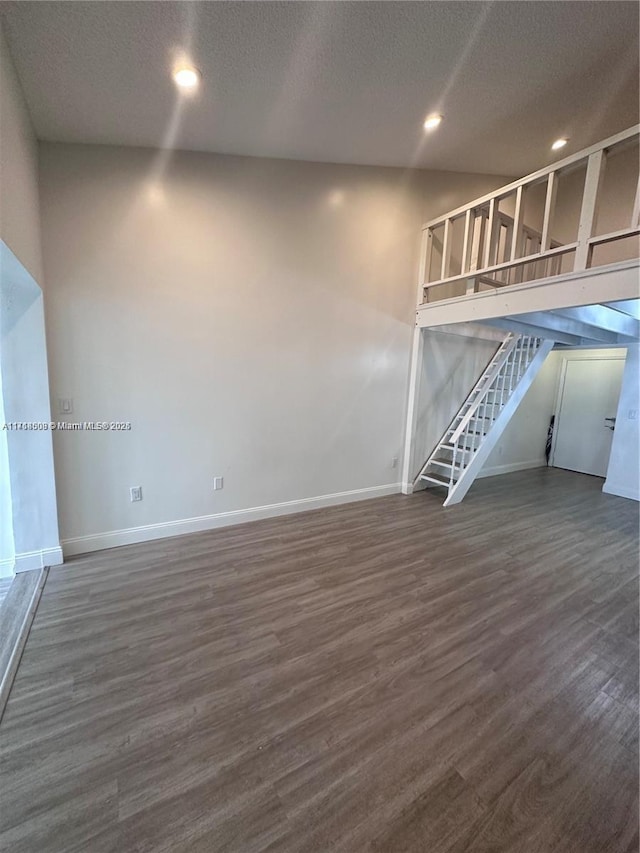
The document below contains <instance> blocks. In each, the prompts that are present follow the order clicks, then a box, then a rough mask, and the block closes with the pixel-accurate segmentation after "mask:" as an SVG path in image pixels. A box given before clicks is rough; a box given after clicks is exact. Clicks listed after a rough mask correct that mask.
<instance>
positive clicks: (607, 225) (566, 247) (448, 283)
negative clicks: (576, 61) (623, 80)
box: [416, 126, 640, 327]
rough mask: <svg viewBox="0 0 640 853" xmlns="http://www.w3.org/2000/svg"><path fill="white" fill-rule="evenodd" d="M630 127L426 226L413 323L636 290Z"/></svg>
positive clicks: (636, 198)
mask: <svg viewBox="0 0 640 853" xmlns="http://www.w3.org/2000/svg"><path fill="white" fill-rule="evenodd" d="M639 132H640V126H635V127H633V128H630V129H629V130H626V131H624V132H622V133H619V134H617V135H616V136H613V137H610V138H609V139H605V140H604V141H602V142H601V143H599V144H597V145H593V146H591V147H590V148H586V149H584V150H583V151H580V152H578V153H577V154H574V155H571V156H570V157H567V158H565V159H563V160H560V161H558V162H556V163H554V164H552V165H550V166H547V167H545V168H544V169H540V170H539V171H538V172H534V173H533V174H531V175H528V176H527V177H525V178H521V179H520V180H517V181H514V182H513V183H511V184H508V185H507V186H505V187H502V188H501V189H499V190H496V191H494V192H493V193H490V194H488V195H486V196H483V197H482V198H479V199H476V200H475V201H472V202H470V203H469V204H467V205H464V206H463V207H460V208H457V209H456V210H453V211H451V212H450V213H448V214H446V215H445V216H443V217H441V218H440V219H436V220H433V221H431V222H428V223H427V224H426V225H425V226H424V228H423V239H422V247H421V263H420V285H419V290H418V306H417V312H416V325H417V326H418V327H430V326H440V325H443V324H448V323H462V322H468V321H474V320H476V321H477V320H489V319H492V318H504V317H513V316H514V315H523V314H530V313H531V312H541V311H549V310H554V309H565V308H577V307H579V306H586V305H595V304H599V303H610V302H615V301H619V300H628V299H636V298H638V296H640V289H639V278H638V272H639V269H640V264H639V260H638V259H639V257H640V250H639V245H640V242H639V235H640V181H639V180H638V162H639V161H638V139H639Z"/></svg>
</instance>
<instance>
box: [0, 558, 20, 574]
mask: <svg viewBox="0 0 640 853" xmlns="http://www.w3.org/2000/svg"><path fill="white" fill-rule="evenodd" d="M15 563H16V561H15V560H14V558H13V557H9V558H8V559H6V560H0V578H12V577H13V576H14V575H15V572H14V570H13V567H14V566H15Z"/></svg>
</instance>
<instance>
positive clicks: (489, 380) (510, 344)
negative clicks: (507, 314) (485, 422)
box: [451, 335, 522, 444]
mask: <svg viewBox="0 0 640 853" xmlns="http://www.w3.org/2000/svg"><path fill="white" fill-rule="evenodd" d="M521 338H522V335H513V337H512V339H511V340H510V341H507V345H506V346H505V348H504V350H503V351H502V354H501V356H500V358H499V359H498V361H497V362H496V364H495V365H494V367H493V369H492V370H491V372H490V373H488V374H487V375H486V376H484V377H483V379H485V380H486V385H485V388H484V390H483V391H482V393H481V394H479V395H478V399H477V400H475V401H474V402H473V404H472V405H471V406H470V407H469V411H468V412H467V413H466V414H465V415H464V417H463V418H462V420H461V421H460V423H459V424H458V426H457V427H456V428H455V430H454V432H453V435H452V436H451V443H452V444H455V443H456V441H457V440H458V439H459V438H460V436H461V435H462V432H463V431H464V429H465V427H466V426H467V424H468V423H469V421H470V420H471V419H472V418H473V416H474V415H475V413H476V412H477V411H478V408H479V406H480V404H481V403H482V401H483V400H484V398H485V397H486V395H487V393H488V391H489V389H490V388H491V386H492V384H493V382H494V380H495V379H496V377H497V376H498V374H499V373H500V371H501V370H502V368H503V367H504V364H505V362H506V361H507V359H508V358H509V356H510V355H511V353H512V352H513V350H514V349H515V347H516V346H517V344H518V341H519V340H520V339H521ZM476 387H477V386H476Z"/></svg>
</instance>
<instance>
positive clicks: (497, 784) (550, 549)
mask: <svg viewBox="0 0 640 853" xmlns="http://www.w3.org/2000/svg"><path fill="white" fill-rule="evenodd" d="M601 486H602V481H601V480H597V479H595V478H591V477H585V476H582V475H578V474H571V473H568V472H564V471H559V470H557V469H550V470H534V471H528V472H522V473H518V474H511V475H507V476H503V477H494V478H491V479H485V480H481V481H479V482H478V483H477V484H476V485H475V486H474V488H473V489H472V491H471V493H470V494H469V496H468V497H467V499H466V500H465V502H464V503H463V504H461V505H460V506H456V507H452V508H450V509H447V510H444V509H443V508H442V507H441V505H440V500H439V499H438V497H437V496H436V495H435V494H434V493H432V492H430V493H424V492H423V493H419V494H416V495H413V496H411V497H404V496H393V497H388V498H381V499H377V500H373V501H366V502H362V503H357V504H350V505H348V506H342V507H335V508H330V509H325V510H320V511H315V512H309V513H305V514H301V515H297V516H288V517H285V518H280V519H274V520H267V521H261V522H256V523H252V524H248V525H242V526H238V527H233V528H226V529H223V530H218V531H213V532H209V533H202V534H196V535H192V536H188V537H179V538H175V539H171V540H168V539H166V540H162V541H158V542H154V543H148V544H144V545H136V546H131V547H126V548H118V549H113V550H111V551H104V552H102V553H98V554H93V555H88V556H86V557H80V558H75V559H73V560H70V561H69V562H68V563H67V564H66V565H64V566H61V567H56V568H53V569H51V571H50V574H49V578H48V580H47V583H46V586H45V589H44V593H43V596H42V599H41V602H40V606H39V609H38V612H37V614H36V618H35V621H34V624H33V627H32V631H31V634H30V637H29V640H28V642H27V646H26V649H25V652H24V655H23V657H22V661H21V664H20V667H19V670H18V673H17V676H16V680H15V682H14V686H13V689H12V692H11V695H10V698H9V702H8V705H7V709H6V712H5V715H4V719H3V722H2V725H1V726H0V737H1V772H2V783H1V784H2V791H1V797H0V800H1V815H0V816H1V833H0V848H1V849H2V850H7V851H9V850H11V851H12V853H62V851H64V853H71V851H77V852H78V853H107V851H108V853H151V851H153V853H160V851H163V853H164V851H171V853H187V851H189V853H201V851H202V853H204V851H207V853H211V851H241V852H242V853H249V851H262V850H269V851H287V852H288V853H316V851H319V852H320V853H323V851H344V853H354V851H371V853H373V851H376V853H381V851H385V853H402V851H420V853H445V851H446V853H463V851H470V853H471V851H472V852H473V853H489V851H491V853H501V851H509V852H510V853H511V851H513V853H516V851H517V852H518V853H542V851H545V853H633V852H634V851H637V850H638V802H637V800H638V507H637V504H635V503H634V502H632V501H628V500H624V499H622V498H616V497H612V496H610V495H603V494H602V493H601V491H600V489H601Z"/></svg>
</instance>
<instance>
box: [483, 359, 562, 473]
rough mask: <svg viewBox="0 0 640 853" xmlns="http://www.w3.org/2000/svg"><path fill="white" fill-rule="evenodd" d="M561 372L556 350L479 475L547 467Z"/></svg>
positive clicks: (545, 363)
mask: <svg viewBox="0 0 640 853" xmlns="http://www.w3.org/2000/svg"><path fill="white" fill-rule="evenodd" d="M559 370H560V360H559V353H558V352H556V351H552V352H550V353H549V355H548V356H547V358H546V359H545V362H544V364H543V365H542V367H541V368H540V372H539V373H538V375H537V376H536V378H535V379H534V380H533V382H532V384H531V387H530V388H529V390H528V391H527V393H526V394H525V395H524V397H523V398H522V402H521V403H520V405H519V406H518V408H517V410H516V412H515V414H514V416H513V417H512V418H511V420H510V421H509V423H508V425H507V427H506V429H505V431H504V432H503V433H502V436H501V438H500V441H499V442H498V444H497V445H496V446H495V447H494V449H493V450H492V451H491V453H490V455H489V458H488V459H487V461H486V462H485V464H484V466H483V468H482V471H481V473H480V475H479V476H481V477H489V476H493V475H494V474H504V473H507V472H509V471H520V470H523V469H525V468H538V467H541V466H543V465H546V457H545V446H546V441H547V433H548V430H549V423H550V421H551V415H552V414H553V412H554V411H555V405H556V394H557V389H558V376H559Z"/></svg>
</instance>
